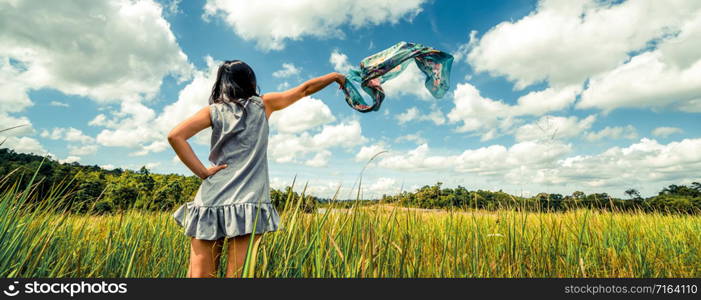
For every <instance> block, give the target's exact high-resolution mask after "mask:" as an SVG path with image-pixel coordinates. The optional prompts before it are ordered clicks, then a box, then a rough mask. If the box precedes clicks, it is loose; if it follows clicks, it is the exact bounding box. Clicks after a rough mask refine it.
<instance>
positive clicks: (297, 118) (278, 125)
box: [269, 97, 336, 133]
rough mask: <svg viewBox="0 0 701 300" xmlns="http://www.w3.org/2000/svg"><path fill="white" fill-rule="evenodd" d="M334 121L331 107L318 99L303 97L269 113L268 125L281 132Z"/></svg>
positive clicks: (295, 130) (294, 131)
mask: <svg viewBox="0 0 701 300" xmlns="http://www.w3.org/2000/svg"><path fill="white" fill-rule="evenodd" d="M334 121H336V117H334V116H333V114H332V113H331V109H329V107H328V106H327V105H326V104H325V103H324V102H323V101H321V100H320V99H317V98H314V97H304V98H302V99H300V100H298V101H297V102H295V103H293V104H292V105H290V106H288V107H286V108H285V109H282V110H279V111H276V112H273V113H272V114H271V115H270V122H269V123H270V127H271V128H273V129H275V130H277V131H278V132H282V133H297V132H302V131H305V130H309V129H311V128H314V127H317V126H320V125H323V124H327V123H331V122H334Z"/></svg>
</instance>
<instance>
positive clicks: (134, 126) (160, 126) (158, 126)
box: [89, 56, 219, 156]
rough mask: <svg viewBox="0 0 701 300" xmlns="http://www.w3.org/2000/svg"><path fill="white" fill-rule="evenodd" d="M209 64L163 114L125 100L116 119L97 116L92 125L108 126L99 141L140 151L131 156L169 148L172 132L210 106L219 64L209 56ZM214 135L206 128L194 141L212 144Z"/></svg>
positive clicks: (100, 134) (195, 74)
mask: <svg viewBox="0 0 701 300" xmlns="http://www.w3.org/2000/svg"><path fill="white" fill-rule="evenodd" d="M205 61H206V63H207V68H206V69H205V70H195V71H194V72H193V79H192V81H191V82H190V83H188V84H187V85H186V86H185V87H184V88H183V89H182V90H180V92H179V93H178V99H177V100H176V101H175V102H173V103H171V104H168V105H166V106H165V107H164V108H163V111H162V112H160V114H157V113H156V112H155V111H154V110H153V109H151V108H149V107H147V106H145V105H144V104H142V103H140V102H133V101H124V102H122V103H121V106H120V110H119V111H117V112H112V113H111V114H112V115H113V118H108V117H107V116H105V115H104V114H99V115H97V116H96V117H95V118H94V119H93V120H92V121H90V123H89V124H90V125H92V126H103V127H106V129H103V130H102V131H101V132H100V133H99V134H98V135H97V142H98V143H99V144H101V145H103V146H109V147H128V148H135V149H138V150H137V151H135V152H133V153H132V154H131V155H135V156H141V155H146V154H148V153H150V152H161V151H163V150H165V149H167V148H168V145H167V143H166V135H167V134H168V132H169V131H170V130H171V129H173V128H174V127H175V126H176V125H177V124H179V123H180V122H182V121H184V120H185V119H187V118H188V117H190V116H192V115H193V114H194V113H196V112H197V111H199V110H200V109H202V108H204V107H205V106H207V105H208V102H207V99H209V94H210V92H211V89H212V85H213V84H214V78H215V77H216V71H217V68H218V66H219V62H216V61H214V59H212V58H211V57H209V56H207V57H205ZM210 134H211V129H209V128H208V129H205V130H203V131H201V132H200V133H199V134H197V135H196V136H195V137H194V138H193V140H194V142H196V143H199V144H203V145H208V144H209V136H210Z"/></svg>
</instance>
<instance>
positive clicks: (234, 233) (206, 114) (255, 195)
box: [168, 60, 345, 277]
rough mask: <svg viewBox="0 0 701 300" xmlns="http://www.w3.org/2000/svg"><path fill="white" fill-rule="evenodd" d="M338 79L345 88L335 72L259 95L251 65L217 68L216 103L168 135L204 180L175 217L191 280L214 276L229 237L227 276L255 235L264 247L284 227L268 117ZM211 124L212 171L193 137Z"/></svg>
mask: <svg viewBox="0 0 701 300" xmlns="http://www.w3.org/2000/svg"><path fill="white" fill-rule="evenodd" d="M332 82H337V83H339V85H340V86H343V84H344V83H345V77H344V76H343V75H341V74H339V73H329V74H326V75H324V76H321V77H317V78H314V79H310V80H308V81H306V82H304V83H302V84H301V85H299V86H297V87H295V88H292V89H289V90H287V91H284V92H278V93H266V94H265V95H262V96H260V95H259V92H258V86H257V84H256V76H255V73H254V72H253V70H252V69H251V67H249V66H248V65H247V64H246V63H244V62H242V61H240V60H233V61H226V62H224V63H223V64H222V65H221V66H220V67H219V70H218V72H217V78H216V81H215V82H214V87H213V88H212V94H211V96H210V98H209V105H208V106H206V107H204V108H202V109H201V110H200V111H198V112H197V113H195V114H194V115H192V116H191V117H190V118H188V119H187V120H185V121H184V122H182V123H180V124H179V125H178V126H176V127H175V128H174V129H173V130H172V131H171V132H170V133H169V134H168V142H170V145H171V146H172V147H173V149H174V150H175V153H177V155H178V157H179V158H180V160H181V161H182V162H183V163H184V164H185V165H186V166H187V167H188V168H189V169H190V170H192V172H193V173H195V174H196V175H197V176H199V177H200V178H202V179H203V181H202V184H201V185H200V188H199V190H198V191H197V194H196V195H195V199H194V200H193V201H191V202H188V203H185V204H183V205H182V206H180V208H178V210H177V211H176V212H175V213H174V214H173V216H174V218H175V221H176V222H177V223H178V225H180V226H182V227H184V228H185V234H186V235H188V236H190V237H191V239H190V264H189V267H188V272H187V274H188V277H214V276H215V274H216V270H217V269H218V265H219V263H218V262H219V257H220V253H221V251H222V245H223V242H224V239H228V242H227V244H228V249H227V254H228V265H227V268H226V276H227V277H239V276H241V275H242V274H241V273H242V272H241V271H242V270H241V269H242V267H243V262H244V259H245V257H246V251H247V248H248V247H247V246H248V244H249V241H250V239H251V236H252V235H254V237H253V239H254V241H253V243H254V245H257V244H258V242H259V241H260V237H261V235H262V234H263V233H264V232H270V231H275V230H277V229H278V228H279V220H280V219H279V216H278V213H277V211H276V210H275V207H274V206H273V205H272V203H271V201H270V186H269V177H268V158H267V148H268V147H267V146H268V119H269V118H270V115H271V114H272V113H273V112H274V111H278V110H281V109H283V108H285V107H287V106H289V105H291V104H292V103H294V102H295V101H297V100H299V99H301V98H303V97H305V96H309V95H311V94H314V93H316V92H318V91H319V90H321V89H323V88H324V87H326V86H328V85H329V84H331V83H332ZM207 127H212V138H211V144H212V145H211V151H210V155H209V160H210V161H211V162H212V163H213V164H214V166H212V167H210V168H206V167H205V166H204V165H203V164H202V162H200V160H199V159H198V158H197V156H196V155H195V153H194V152H193V151H192V148H191V147H190V144H188V142H187V140H188V139H189V138H190V137H192V136H193V135H195V134H197V133H198V132H200V131H201V130H203V129H205V128H207ZM254 224H255V232H253V230H254V229H253V227H254ZM254 249H256V247H254ZM253 254H255V252H253Z"/></svg>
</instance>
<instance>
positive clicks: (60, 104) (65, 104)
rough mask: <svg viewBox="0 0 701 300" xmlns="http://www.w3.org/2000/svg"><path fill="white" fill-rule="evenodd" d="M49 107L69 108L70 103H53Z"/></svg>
mask: <svg viewBox="0 0 701 300" xmlns="http://www.w3.org/2000/svg"><path fill="white" fill-rule="evenodd" d="M49 105H51V106H59V107H69V106H70V105H68V103H65V102H61V101H51V102H49Z"/></svg>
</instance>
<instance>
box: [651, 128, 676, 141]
mask: <svg viewBox="0 0 701 300" xmlns="http://www.w3.org/2000/svg"><path fill="white" fill-rule="evenodd" d="M682 132H684V130H682V129H681V128H677V127H665V126H662V127H657V128H655V129H653V130H652V135H654V136H658V137H661V138H666V137H669V136H670V135H673V134H678V133H682Z"/></svg>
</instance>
